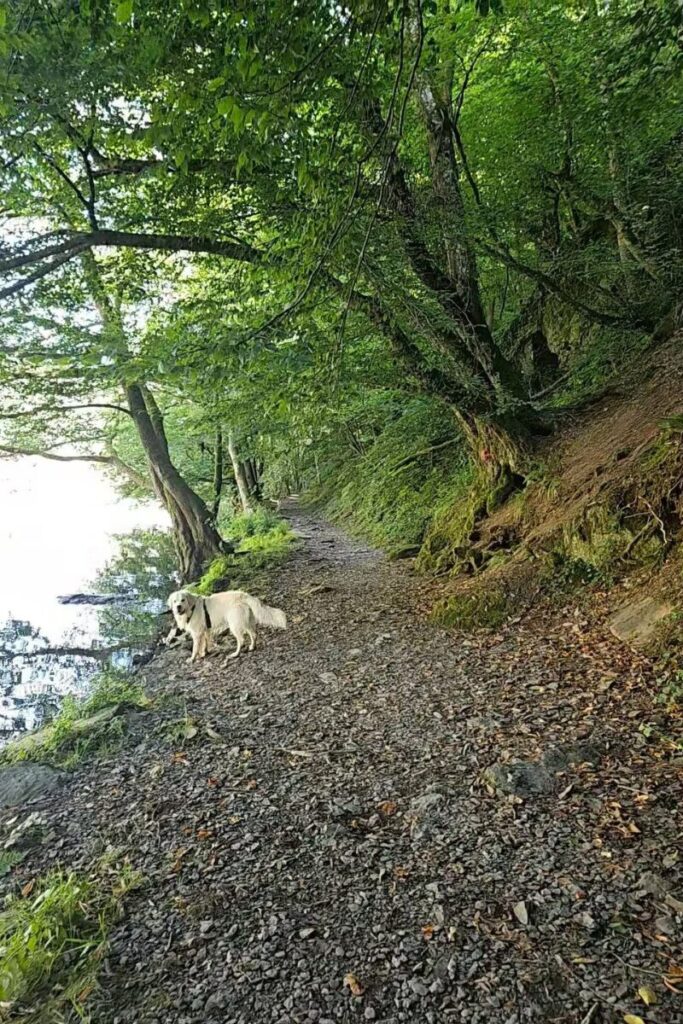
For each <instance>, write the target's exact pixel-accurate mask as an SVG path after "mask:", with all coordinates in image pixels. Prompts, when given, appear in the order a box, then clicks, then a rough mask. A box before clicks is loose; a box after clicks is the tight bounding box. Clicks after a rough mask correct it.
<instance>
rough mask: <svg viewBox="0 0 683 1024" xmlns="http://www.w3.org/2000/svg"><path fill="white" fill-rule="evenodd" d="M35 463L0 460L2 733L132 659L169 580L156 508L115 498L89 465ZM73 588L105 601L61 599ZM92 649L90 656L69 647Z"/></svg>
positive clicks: (167, 548) (38, 720)
mask: <svg viewBox="0 0 683 1024" xmlns="http://www.w3.org/2000/svg"><path fill="white" fill-rule="evenodd" d="M35 463H36V460H22V462H21V463H19V462H13V463H9V464H8V463H1V464H0V493H1V495H2V505H1V507H0V516H1V522H0V565H2V570H3V571H2V577H1V578H0V740H3V741H4V740H5V739H7V738H8V737H9V736H11V735H12V734H13V733H16V732H19V731H23V730H25V729H32V728H35V727H38V726H40V725H41V724H43V723H44V722H45V721H46V720H47V719H49V718H50V717H52V716H53V715H54V713H55V712H56V711H57V710H58V709H59V705H60V702H61V700H62V699H63V697H64V696H65V695H66V694H74V695H76V696H84V695H85V694H86V693H87V690H88V685H89V681H90V680H91V679H92V676H93V675H94V674H95V673H96V672H98V671H100V670H101V669H102V667H104V666H106V665H113V666H115V667H117V668H124V669H125V668H126V667H129V666H130V664H131V662H132V660H133V658H134V657H135V656H136V655H137V654H139V653H141V652H143V651H144V650H145V649H146V648H147V647H148V645H149V642H150V637H151V636H154V635H156V633H157V632H158V629H159V620H158V613H159V611H160V610H161V607H162V605H163V601H164V599H165V595H166V594H167V593H168V590H169V589H172V587H171V582H172V573H173V558H172V550H171V543H170V538H169V536H168V534H166V533H165V532H164V530H163V527H164V526H165V521H164V517H163V514H161V513H160V512H159V510H158V509H157V508H156V507H155V506H152V505H148V506H144V505H139V504H136V503H134V502H130V501H121V500H120V499H119V497H118V495H117V493H116V491H115V489H114V487H113V486H112V484H111V483H110V482H109V481H108V480H107V479H106V477H103V476H102V475H101V474H100V473H99V471H98V470H97V469H96V468H95V467H92V466H89V465H87V464H84V465H79V464H75V465H74V466H71V465H67V466H66V467H62V466H59V467H57V469H58V472H55V467H52V466H50V465H47V466H46V465H45V463H40V464H35ZM140 525H142V526H145V527H152V529H139V528H138V529H135V528H134V527H136V526H140ZM122 530H125V531H126V532H125V533H122V532H121V531H122ZM128 531H130V532H128ZM74 592H85V593H86V594H99V595H107V596H108V599H109V601H110V603H108V604H106V605H102V606H95V605H92V604H76V605H71V604H61V603H60V601H59V598H58V595H65V594H70V593H71V594H73V593H74ZM93 646H95V647H97V648H98V649H99V652H100V653H99V655H98V657H96V658H92V657H85V656H83V655H82V654H74V653H68V650H69V649H74V648H75V649H77V650H81V651H82V650H84V649H85V650H89V649H90V648H92V647H93ZM109 648H114V650H112V651H111V652H110V653H108V654H106V655H105V654H102V650H103V649H109Z"/></svg>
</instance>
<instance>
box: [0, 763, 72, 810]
mask: <svg viewBox="0 0 683 1024" xmlns="http://www.w3.org/2000/svg"><path fill="white" fill-rule="evenodd" d="M65 777H66V776H65V773H64V772H60V771H57V769H56V768H50V767H49V765H46V764H32V763H31V762H30V761H26V762H23V763H21V764H11V765H7V766H6V767H3V768H0V807H19V806H21V805H22V804H25V803H28V802H29V801H31V800H38V799H39V798H40V797H44V796H48V794H50V793H53V792H54V791H55V790H56V789H58V788H59V786H61V785H62V782H63V781H64V779H65Z"/></svg>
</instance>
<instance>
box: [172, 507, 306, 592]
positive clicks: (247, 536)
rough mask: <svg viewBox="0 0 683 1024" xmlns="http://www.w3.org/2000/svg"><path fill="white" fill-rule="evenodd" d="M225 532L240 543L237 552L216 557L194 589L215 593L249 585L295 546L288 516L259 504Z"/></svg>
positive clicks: (234, 520)
mask: <svg viewBox="0 0 683 1024" xmlns="http://www.w3.org/2000/svg"><path fill="white" fill-rule="evenodd" d="M222 529H223V535H224V536H225V538H226V539H227V540H231V541H232V542H233V543H234V544H235V545H236V547H237V552H239V553H237V554H225V555H220V556H219V557H218V558H216V559H214V561H213V562H212V563H211V565H210V566H209V567H208V569H207V570H206V572H205V573H204V575H203V576H202V578H201V579H200V580H199V582H198V583H196V584H195V585H194V586H193V587H192V588H191V589H192V590H194V591H195V592H196V593H198V594H203V595H207V594H212V593H214V591H216V590H222V589H225V588H226V587H227V588H229V589H231V590H237V589H239V588H240V587H246V586H247V585H248V584H249V583H250V582H251V581H252V580H253V579H254V576H255V575H256V574H258V573H260V572H263V571H264V570H266V569H268V568H270V567H271V566H273V565H277V564H278V562H280V561H282V559H283V558H285V557H286V556H287V554H288V552H289V551H290V549H291V546H292V543H293V541H294V534H293V533H292V531H291V530H290V528H289V526H288V524H287V523H286V522H285V520H284V519H281V518H280V517H279V516H277V515H275V513H273V512H271V511H270V510H268V509H263V508H259V509H257V510H256V511H255V512H252V513H250V514H248V515H241V516H234V517H233V518H232V519H230V520H229V521H228V522H227V523H225V524H224V525H223V527H222Z"/></svg>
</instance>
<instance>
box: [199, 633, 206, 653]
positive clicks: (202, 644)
mask: <svg viewBox="0 0 683 1024" xmlns="http://www.w3.org/2000/svg"><path fill="white" fill-rule="evenodd" d="M206 646H207V639H206V633H202V635H201V637H200V640H199V657H200V658H205V657H206Z"/></svg>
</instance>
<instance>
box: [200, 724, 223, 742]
mask: <svg viewBox="0 0 683 1024" xmlns="http://www.w3.org/2000/svg"><path fill="white" fill-rule="evenodd" d="M204 731H205V733H206V735H207V736H208V737H209V738H210V739H212V740H219V739H220V738H221V734H220V733H219V732H216V730H215V729H213V728H212V727H211V726H210V725H205V726H204Z"/></svg>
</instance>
